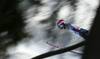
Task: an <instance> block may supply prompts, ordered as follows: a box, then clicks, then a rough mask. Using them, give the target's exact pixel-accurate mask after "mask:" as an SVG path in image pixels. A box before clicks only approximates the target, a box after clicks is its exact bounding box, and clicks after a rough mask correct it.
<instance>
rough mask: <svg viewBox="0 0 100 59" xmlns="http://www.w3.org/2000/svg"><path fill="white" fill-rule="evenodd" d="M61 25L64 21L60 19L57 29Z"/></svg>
mask: <svg viewBox="0 0 100 59" xmlns="http://www.w3.org/2000/svg"><path fill="white" fill-rule="evenodd" d="M62 23H65V21H64V20H63V19H61V20H59V21H58V22H57V26H58V27H59V26H60V25H61V24H62Z"/></svg>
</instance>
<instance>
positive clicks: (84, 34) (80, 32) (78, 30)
mask: <svg viewBox="0 0 100 59" xmlns="http://www.w3.org/2000/svg"><path fill="white" fill-rule="evenodd" d="M71 26H72V30H73V32H74V33H75V34H78V35H80V36H81V37H83V38H84V39H87V37H88V35H89V32H88V30H86V29H83V28H80V27H79V26H76V25H74V24H71Z"/></svg>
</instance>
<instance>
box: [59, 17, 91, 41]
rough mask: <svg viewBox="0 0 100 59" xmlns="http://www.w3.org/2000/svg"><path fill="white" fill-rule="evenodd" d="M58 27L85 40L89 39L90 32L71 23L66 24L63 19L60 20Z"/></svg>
mask: <svg viewBox="0 0 100 59" xmlns="http://www.w3.org/2000/svg"><path fill="white" fill-rule="evenodd" d="M57 26H58V28H60V29H67V30H68V31H69V32H72V33H75V34H78V35H80V36H81V37H83V38H84V39H87V37H88V35H89V31H88V30H86V29H83V28H80V27H79V26H76V25H74V24H70V23H67V24H66V23H65V21H64V20H63V19H61V20H59V21H58V22H57Z"/></svg>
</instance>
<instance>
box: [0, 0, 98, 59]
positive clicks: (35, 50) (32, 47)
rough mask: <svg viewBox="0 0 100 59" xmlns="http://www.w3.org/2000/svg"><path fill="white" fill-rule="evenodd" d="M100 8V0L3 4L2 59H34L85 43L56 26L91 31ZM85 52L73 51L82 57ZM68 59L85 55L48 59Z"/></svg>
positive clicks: (22, 0) (0, 14) (20, 0)
mask: <svg viewBox="0 0 100 59" xmlns="http://www.w3.org/2000/svg"><path fill="white" fill-rule="evenodd" d="M98 5H99V0H93V1H91V0H1V1H0V59H30V58H32V57H35V56H37V55H40V54H43V53H46V52H49V51H54V50H58V49H62V48H65V47H68V46H71V45H74V44H76V43H79V42H81V41H83V40H84V39H83V38H81V37H80V36H79V35H76V34H74V33H70V32H68V31H67V30H60V29H59V28H58V27H57V25H56V23H57V21H58V20H59V19H64V20H65V21H66V23H72V24H75V25H77V26H79V27H81V28H84V29H87V30H90V28H91V26H92V21H93V19H94V17H95V15H96V10H97V7H98ZM46 42H49V43H51V44H53V45H56V46H59V47H61V48H56V47H53V46H51V45H48V44H47V43H46ZM82 49H83V47H80V48H78V49H75V50H73V51H75V52H78V53H82ZM66 58H67V59H81V55H79V54H75V53H72V52H70V51H69V52H66V53H63V54H59V55H56V56H52V57H48V58H45V59H66Z"/></svg>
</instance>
